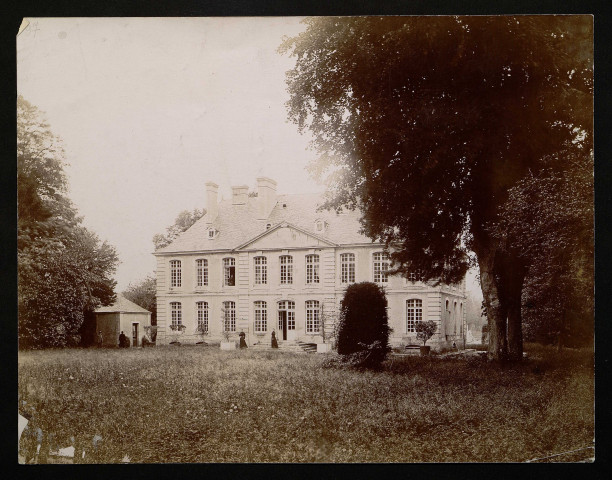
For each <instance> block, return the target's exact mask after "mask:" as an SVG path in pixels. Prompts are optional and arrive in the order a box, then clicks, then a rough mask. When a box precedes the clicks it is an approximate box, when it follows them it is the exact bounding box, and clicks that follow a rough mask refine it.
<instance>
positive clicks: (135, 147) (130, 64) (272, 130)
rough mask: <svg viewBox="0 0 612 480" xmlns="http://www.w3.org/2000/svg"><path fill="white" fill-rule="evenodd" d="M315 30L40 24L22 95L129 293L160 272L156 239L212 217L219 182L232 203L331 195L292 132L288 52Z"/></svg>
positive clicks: (24, 54)
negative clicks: (183, 218) (260, 191)
mask: <svg viewBox="0 0 612 480" xmlns="http://www.w3.org/2000/svg"><path fill="white" fill-rule="evenodd" d="M301 19H302V18H300V17H259V18H253V17H242V18H163V19H159V18H114V19H112V18H82V19H78V18H70V19H53V18H38V19H27V20H28V21H29V22H30V23H29V25H28V26H27V28H25V29H24V30H22V32H21V33H20V34H19V36H18V38H17V88H18V93H19V94H20V95H23V97H24V98H25V99H26V100H28V101H29V102H30V103H32V104H34V105H36V106H37V107H38V108H40V109H41V110H42V111H44V112H45V114H46V118H47V119H48V121H49V124H50V125H51V129H52V131H53V132H54V133H55V134H56V135H57V136H59V137H60V138H61V139H62V140H63V143H64V147H65V150H66V158H67V162H68V163H69V166H67V167H66V173H67V174H68V177H69V180H70V191H69V196H70V198H71V199H72V201H73V202H74V203H75V205H76V206H77V208H78V209H79V212H80V213H81V215H83V216H84V217H85V220H84V223H85V225H86V226H87V227H88V228H91V229H92V230H93V231H95V232H96V233H97V234H98V235H99V236H100V238H101V239H103V240H107V241H108V242H109V243H110V244H112V245H114V246H115V247H116V248H117V252H118V254H119V257H120V260H121V264H120V265H119V267H118V269H117V275H116V280H117V282H118V291H121V290H123V289H125V287H126V286H127V285H128V284H129V283H130V282H136V281H138V280H140V279H142V278H144V277H145V276H146V275H147V274H149V273H152V272H153V270H154V268H155V262H154V257H153V255H152V254H151V253H152V251H153V243H152V241H151V239H152V237H153V235H155V234H156V233H163V232H164V231H165V228H166V227H167V226H169V225H170V224H172V223H173V221H174V219H175V218H176V216H177V214H178V213H179V212H180V211H182V210H185V209H189V210H191V209H193V208H203V207H205V206H206V195H205V186H204V184H205V183H206V182H207V181H214V182H216V183H218V184H219V186H220V188H219V193H220V195H223V196H224V197H225V198H228V197H229V196H230V195H231V189H230V186H231V185H240V184H247V185H249V187H251V188H252V189H254V187H255V185H256V180H255V178H256V177H257V176H259V175H265V176H269V177H271V178H273V179H275V180H276V181H277V182H278V187H277V188H278V192H279V193H307V192H320V191H323V187H322V186H320V185H318V184H316V183H315V182H314V181H313V180H311V179H310V178H309V176H308V174H307V173H306V171H305V170H304V167H305V166H306V164H307V163H308V162H309V161H310V160H311V159H313V158H314V157H315V153H314V152H312V151H310V150H307V146H308V142H309V137H308V136H307V135H306V136H305V135H300V134H298V132H297V127H296V126H295V125H294V124H292V123H288V122H287V120H286V119H287V113H286V109H285V105H284V103H285V101H286V100H287V99H288V94H287V92H286V85H285V72H286V71H287V70H289V69H290V68H291V67H292V66H293V63H294V59H292V58H290V57H288V56H281V55H280V54H278V53H277V51H276V50H277V48H278V46H279V45H280V43H281V42H282V37H283V36H284V35H286V36H294V35H296V34H298V33H299V32H301V31H303V30H304V29H305V26H304V25H303V24H301V23H300V20H301Z"/></svg>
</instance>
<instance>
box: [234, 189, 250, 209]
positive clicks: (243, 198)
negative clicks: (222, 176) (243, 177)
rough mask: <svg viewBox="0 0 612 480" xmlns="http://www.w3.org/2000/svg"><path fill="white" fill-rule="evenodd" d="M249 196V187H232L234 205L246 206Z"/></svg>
mask: <svg viewBox="0 0 612 480" xmlns="http://www.w3.org/2000/svg"><path fill="white" fill-rule="evenodd" d="M248 194H249V186H248V185H238V186H236V187H232V205H246V203H247V196H248Z"/></svg>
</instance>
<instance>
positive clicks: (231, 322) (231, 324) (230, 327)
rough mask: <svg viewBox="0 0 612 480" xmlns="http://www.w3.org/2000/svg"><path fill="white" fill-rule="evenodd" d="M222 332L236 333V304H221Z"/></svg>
mask: <svg viewBox="0 0 612 480" xmlns="http://www.w3.org/2000/svg"><path fill="white" fill-rule="evenodd" d="M223 330H224V331H225V332H235V331H236V302H229V301H228V302H223Z"/></svg>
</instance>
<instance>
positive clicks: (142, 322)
mask: <svg viewBox="0 0 612 480" xmlns="http://www.w3.org/2000/svg"><path fill="white" fill-rule="evenodd" d="M150 325H151V312H149V311H148V310H146V309H144V308H142V307H140V306H138V305H136V304H135V303H133V302H130V301H129V300H128V299H127V298H125V297H123V296H121V295H117V301H116V302H115V303H114V304H113V305H110V306H108V307H100V308H98V309H97V310H96V338H97V336H98V333H99V332H101V333H102V345H103V346H105V347H116V346H118V345H119V335H120V334H121V332H123V333H124V334H125V336H126V337H128V338H129V339H130V346H132V347H140V346H142V345H141V343H142V340H141V338H142V336H143V335H144V334H145V327H148V326H150Z"/></svg>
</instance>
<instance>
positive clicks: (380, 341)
mask: <svg viewBox="0 0 612 480" xmlns="http://www.w3.org/2000/svg"><path fill="white" fill-rule="evenodd" d="M390 332H391V329H390V328H389V325H388V318H387V298H386V296H385V291H384V290H383V289H382V287H379V286H378V285H376V284H374V283H371V282H362V283H355V284H353V285H350V286H349V287H348V288H347V289H346V292H345V294H344V298H343V299H342V304H341V315H340V322H339V328H338V353H339V354H340V355H343V358H344V359H345V360H346V361H347V362H349V363H351V364H352V365H353V366H356V367H368V368H372V367H374V368H375V367H378V366H380V364H381V363H382V362H383V361H384V359H385V357H386V356H387V353H389V352H390V350H391V349H390V347H389V333H390Z"/></svg>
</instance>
